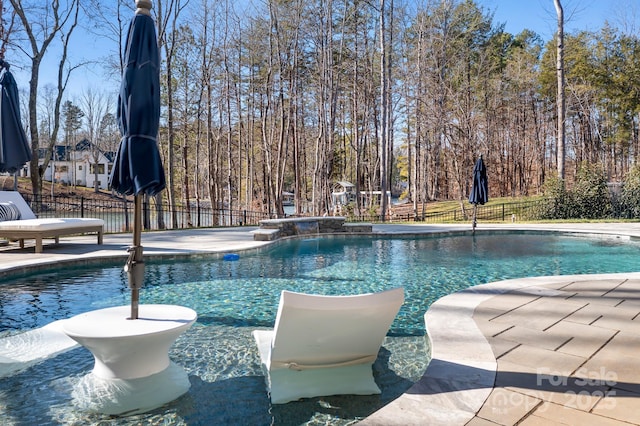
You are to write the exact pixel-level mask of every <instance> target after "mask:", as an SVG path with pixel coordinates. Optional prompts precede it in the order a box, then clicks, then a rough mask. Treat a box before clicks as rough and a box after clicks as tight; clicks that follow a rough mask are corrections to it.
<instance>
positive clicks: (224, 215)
mask: <svg viewBox="0 0 640 426" xmlns="http://www.w3.org/2000/svg"><path fill="white" fill-rule="evenodd" d="M24 198H25V200H26V201H27V203H29V205H30V206H31V209H32V210H33V211H34V213H35V214H36V215H37V216H38V217H40V218H47V217H90V218H97V219H102V220H104V231H105V232H107V233H118V232H130V231H131V230H132V228H133V210H134V207H133V200H130V199H123V198H118V197H113V198H110V199H93V198H84V197H67V196H53V197H52V196H50V195H49V196H47V195H43V196H42V197H40V198H39V199H34V197H33V196H29V195H25V196H24ZM142 210H143V225H144V228H145V229H147V230H159V229H185V228H205V227H222V226H242V225H258V224H259V223H260V221H261V220H262V219H270V218H272V217H273V216H270V215H269V214H267V213H263V212H256V211H249V210H230V209H213V208H211V207H203V206H190V207H189V208H186V207H178V208H175V209H169V208H168V206H167V205H164V204H161V205H157V204H156V203H155V199H150V200H148V201H146V202H144V203H143V207H142Z"/></svg>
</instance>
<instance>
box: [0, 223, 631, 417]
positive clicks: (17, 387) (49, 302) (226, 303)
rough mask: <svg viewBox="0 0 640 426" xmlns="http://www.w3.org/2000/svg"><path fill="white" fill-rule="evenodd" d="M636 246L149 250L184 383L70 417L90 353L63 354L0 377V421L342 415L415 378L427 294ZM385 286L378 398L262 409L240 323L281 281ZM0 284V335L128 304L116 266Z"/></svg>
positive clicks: (154, 286)
mask: <svg viewBox="0 0 640 426" xmlns="http://www.w3.org/2000/svg"><path fill="white" fill-rule="evenodd" d="M639 255H640V244H639V243H637V242H633V241H628V240H623V239H616V238H611V237H603V238H586V237H581V236H560V235H554V234H536V233H505V234H492V235H485V234H478V235H476V236H475V237H471V236H468V235H464V236H448V237H429V236H423V237H416V238H373V237H359V238H314V239H306V240H291V241H287V242H283V243H280V244H277V245H274V246H272V247H271V248H269V249H267V250H266V251H264V252H262V253H260V254H242V253H240V257H239V260H237V261H232V262H229V261H224V260H222V259H206V260H205V259H199V260H192V261H162V262H159V261H154V260H153V259H148V260H147V268H146V275H145V287H144V289H143V290H142V292H141V303H169V304H180V305H184V306H188V307H191V308H193V309H195V310H196V311H197V312H198V321H197V323H196V324H195V325H194V327H192V329H190V330H189V331H188V332H187V333H185V334H184V335H183V336H182V337H180V339H179V340H178V341H177V342H176V344H175V345H174V347H173V348H172V350H171V353H170V355H171V358H172V359H173V360H174V361H175V362H176V363H177V364H179V365H181V366H183V367H184V368H185V369H186V370H187V372H188V373H189V376H190V380H191V383H192V389H191V391H190V392H189V393H188V394H187V395H185V396H184V397H182V398H180V399H179V400H177V401H175V402H173V403H171V404H169V405H167V406H165V407H162V408H160V409H158V410H156V411H154V412H151V413H147V414H143V415H139V416H133V417H127V418H118V419H110V418H108V417H104V416H100V415H91V414H86V413H82V412H78V411H77V410H74V409H73V405H72V399H71V397H70V392H71V389H72V387H73V384H74V383H75V382H76V381H77V380H78V379H79V378H80V377H82V376H83V375H84V374H86V373H87V372H89V371H90V370H91V368H92V366H93V358H92V357H91V355H90V353H89V352H88V351H86V350H84V349H75V350H73V351H71V352H68V353H66V354H63V355H60V356H58V357H56V358H54V359H51V360H48V361H46V362H44V363H42V364H40V365H37V366H35V367H32V368H30V369H28V370H26V371H24V372H21V373H19V374H16V375H14V376H11V377H7V378H3V379H1V380H0V401H1V402H0V417H1V418H3V421H5V423H4V424H73V423H76V424H87V423H100V424H118V425H121V424H141V423H144V424H147V423H152V424H172V425H181V424H185V425H186V424H188V425H194V424H203V425H204V424H207V425H208V424H228V425H233V424H238V425H269V424H281V425H289V424H291V425H293V424H310V425H311V424H332V425H342V424H350V423H352V422H354V421H355V420H357V419H360V418H363V417H366V416H367V415H368V414H370V413H371V412H373V411H375V410H376V409H378V408H380V407H381V406H383V405H384V404H386V403H387V402H389V401H390V400H392V399H394V398H396V397H397V396H399V395H400V394H401V393H402V392H404V391H405V390H406V389H407V388H408V387H410V385H411V384H412V383H413V382H415V381H416V380H417V379H418V378H419V377H420V376H421V375H422V373H423V372H424V369H425V368H426V364H427V360H428V348H427V347H426V346H425V338H424V333H425V329H424V323H423V315H424V313H425V311H426V310H427V309H428V307H429V305H430V304H431V303H432V302H434V301H435V300H437V299H438V298H440V297H442V296H444V295H447V294H450V293H452V292H455V291H458V290H461V289H464V288H467V287H469V286H472V285H476V284H482V283H487V282H492V281H497V280H502V279H507V278H517V277H526V276H541V275H559V274H585V273H608V272H628V271H637V270H638V269H639V268H638V267H637V261H638V256H639ZM398 286H403V287H404V288H405V297H406V302H405V305H404V306H403V307H402V309H401V311H400V314H399V315H398V317H397V319H396V320H395V321H394V323H393V325H392V328H391V330H390V333H389V336H388V338H387V339H386V340H385V344H384V346H383V350H382V351H381V353H380V356H379V358H378V360H377V362H376V364H375V365H374V371H375V374H376V377H377V381H378V383H379V384H380V385H381V388H382V390H383V394H382V395H380V396H366V397H355V396H343V397H328V398H313V399H309V400H304V401H301V402H294V403H289V404H285V405H280V406H273V407H272V406H270V404H269V401H268V397H267V394H266V391H265V387H264V381H263V380H264V378H263V377H262V372H261V371H260V366H259V358H258V354H257V351H256V349H255V347H254V342H253V339H252V338H251V331H252V330H253V329H255V328H261V327H272V326H273V322H274V320H275V315H276V310H277V306H278V299H279V295H280V291H281V290H283V289H288V290H294V291H301V292H308V293H319V294H356V293H362V292H375V291H380V290H384V289H389V288H393V287H398ZM0 289H1V291H0V337H1V336H3V335H9V334H14V333H18V332H21V331H26V330H29V329H33V328H36V327H40V326H42V325H44V324H47V323H49V322H51V321H54V320H57V319H61V318H66V317H69V316H72V315H75V314H77V313H81V312H85V311H88V310H92V309H98V308H103V307H108V306H115V305H126V304H128V303H129V302H130V299H129V298H130V292H129V289H128V287H127V281H126V276H125V274H124V272H123V271H122V263H121V262H117V263H110V264H107V265H101V266H99V267H98V266H96V267H93V266H91V267H87V266H83V267H74V266H68V267H64V268H60V269H55V270H51V271H47V272H42V273H37V274H33V275H25V276H21V277H12V278H10V279H5V280H3V281H0ZM34 387H35V388H36V390H34ZM34 393H36V394H37V397H34Z"/></svg>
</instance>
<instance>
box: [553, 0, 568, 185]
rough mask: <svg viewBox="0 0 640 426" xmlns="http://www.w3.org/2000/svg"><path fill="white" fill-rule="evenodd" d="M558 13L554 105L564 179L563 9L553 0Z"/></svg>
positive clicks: (560, 170) (559, 168) (561, 177)
mask: <svg viewBox="0 0 640 426" xmlns="http://www.w3.org/2000/svg"><path fill="white" fill-rule="evenodd" d="M553 3H554V5H555V7H556V14H557V15H558V33H557V34H556V48H557V52H556V72H557V77H558V92H557V99H556V107H557V111H558V134H557V140H558V142H557V146H558V153H557V155H558V177H559V178H560V180H561V181H564V177H565V176H564V175H565V173H564V166H565V143H566V134H565V133H566V130H565V126H566V124H565V92H564V84H565V83H564V11H563V10H562V4H561V2H560V0H553Z"/></svg>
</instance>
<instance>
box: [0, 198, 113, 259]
mask: <svg viewBox="0 0 640 426" xmlns="http://www.w3.org/2000/svg"><path fill="white" fill-rule="evenodd" d="M5 219H9V220H5ZM103 227H104V221H103V220H102V219H93V218H43V219H38V218H36V215H35V214H34V213H33V211H32V210H31V208H29V205H28V204H27V203H26V201H25V200H24V198H22V195H20V193H19V192H16V191H0V237H1V238H6V239H9V240H19V241H20V247H21V248H24V240H25V239H33V240H35V241H36V247H35V251H36V253H42V240H43V239H44V238H54V239H55V242H56V243H59V237H60V236H61V235H71V234H84V233H88V232H96V233H97V234H98V244H102V234H103Z"/></svg>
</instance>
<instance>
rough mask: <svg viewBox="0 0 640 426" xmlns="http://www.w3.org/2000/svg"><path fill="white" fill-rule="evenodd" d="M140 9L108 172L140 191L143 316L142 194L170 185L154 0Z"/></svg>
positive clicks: (132, 261)
mask: <svg viewBox="0 0 640 426" xmlns="http://www.w3.org/2000/svg"><path fill="white" fill-rule="evenodd" d="M136 8H137V9H136V14H135V16H134V18H133V20H132V22H131V24H130V26H129V33H128V34H127V43H126V51H125V68H124V72H123V75H122V84H121V86H120V95H119V97H118V111H117V115H118V122H119V125H120V132H121V134H122V140H121V141H120V146H119V148H118V152H117V154H116V158H115V161H114V167H113V170H112V171H111V175H110V176H109V183H110V185H111V187H112V188H113V189H114V190H115V191H117V192H119V193H120V194H125V195H134V196H135V207H134V222H133V245H132V246H131V247H130V248H129V258H128V260H127V263H126V265H125V270H126V271H127V275H128V279H129V287H130V288H131V319H137V318H138V301H139V295H140V293H139V292H140V288H141V287H142V282H143V279H144V261H143V253H142V245H141V237H142V198H143V197H144V195H149V196H153V195H156V194H158V193H159V192H160V191H162V190H163V189H164V188H165V177H164V170H163V168H162V160H161V159H160V153H159V152H158V144H157V136H158V127H159V121H160V55H159V52H158V41H157V37H156V29H155V24H154V21H153V19H152V18H151V13H150V10H151V1H150V0H136Z"/></svg>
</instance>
